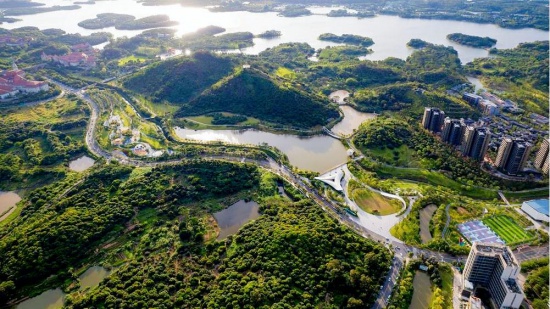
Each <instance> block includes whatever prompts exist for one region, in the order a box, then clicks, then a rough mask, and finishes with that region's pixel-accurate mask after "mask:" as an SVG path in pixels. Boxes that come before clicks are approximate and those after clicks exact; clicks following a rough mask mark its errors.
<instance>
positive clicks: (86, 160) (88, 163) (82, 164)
mask: <svg viewBox="0 0 550 309" xmlns="http://www.w3.org/2000/svg"><path fill="white" fill-rule="evenodd" d="M94 163H95V161H94V159H92V158H90V157H88V156H82V157H80V158H78V159H75V160H72V161H71V162H69V169H70V170H71V171H75V172H83V171H85V170H87V169H89V168H90V167H92V165H94Z"/></svg>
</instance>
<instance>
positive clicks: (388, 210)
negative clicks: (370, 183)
mask: <svg viewBox="0 0 550 309" xmlns="http://www.w3.org/2000/svg"><path fill="white" fill-rule="evenodd" d="M351 198H352V199H353V200H354V201H355V203H357V206H359V207H360V208H361V209H363V210H364V211H366V212H368V213H371V214H376V215H381V216H385V215H390V214H393V213H396V212H398V211H399V210H400V209H401V203H400V202H399V201H398V200H394V199H389V198H386V197H384V196H382V195H380V194H378V193H376V192H372V191H370V190H368V189H364V188H357V189H355V190H353V191H352V192H351Z"/></svg>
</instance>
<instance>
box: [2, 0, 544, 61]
mask: <svg viewBox="0 0 550 309" xmlns="http://www.w3.org/2000/svg"><path fill="white" fill-rule="evenodd" d="M47 2H48V5H68V4H72V1H66V0H50V1H47ZM331 9H333V8H318V7H317V8H315V9H314V12H315V13H325V12H328V11H330V10H331ZM109 12H111V13H124V14H132V15H134V16H136V17H137V18H141V17H145V16H149V15H153V14H166V15H168V16H170V18H171V19H172V20H174V21H178V22H179V25H177V26H174V27H172V28H174V29H176V30H177V33H176V34H177V35H182V34H185V33H189V32H193V31H195V30H197V29H199V28H202V27H205V26H208V25H216V26H221V27H224V28H226V29H227V32H237V31H250V32H253V33H256V34H258V33H261V32H264V31H266V30H279V31H281V32H282V35H281V36H280V37H278V38H274V39H260V38H258V39H254V43H255V46H253V47H250V48H246V49H244V50H243V52H245V53H249V54H258V53H259V52H261V51H263V50H265V49H266V48H269V47H274V46H277V45H279V44H281V43H285V42H306V43H308V44H310V45H311V46H312V47H314V48H316V49H317V48H323V47H325V46H334V45H339V44H334V43H330V42H325V41H319V40H318V39H317V38H318V36H319V35H320V34H321V33H325V32H331V33H335V34H338V35H339V34H344V33H349V34H357V35H362V36H368V37H371V38H372V39H373V40H374V42H375V44H374V45H373V46H372V47H371V48H372V49H373V51H374V52H373V53H372V54H369V55H367V56H366V59H370V60H381V59H385V58H387V57H390V56H391V57H397V58H401V59H405V58H406V57H407V56H408V55H410V54H411V53H412V51H413V50H412V49H410V48H408V47H407V46H406V43H407V42H408V41H409V40H410V39H413V38H419V39H423V40H425V41H428V42H431V43H435V44H444V45H450V46H453V47H454V48H455V49H456V50H457V51H458V53H459V56H460V59H461V60H462V63H466V62H469V61H472V60H473V59H474V58H479V57H486V56H487V55H488V51H487V50H484V49H479V48H472V47H467V46H461V45H459V44H456V43H454V42H451V41H449V40H447V38H446V36H447V34H450V33H454V32H460V33H465V34H470V35H477V36H489V37H492V38H494V39H497V44H496V46H495V47H497V48H512V47H515V46H517V45H518V43H521V42H532V41H537V40H548V32H547V31H542V30H537V29H529V28H525V29H504V28H500V27H498V26H496V25H491V24H477V23H471V22H463V21H449V20H429V19H406V18H400V17H397V16H389V15H380V16H376V17H373V18H364V19H358V18H356V17H338V18H331V17H327V16H324V15H311V16H303V17H294V18H288V17H280V16H277V13H275V12H268V13H250V12H219V13H213V12H210V11H208V10H207V9H205V8H196V7H183V6H180V5H166V6H142V5H141V4H139V3H137V2H136V1H133V0H116V1H97V2H96V3H95V4H92V5H83V6H82V8H81V9H79V10H73V11H57V12H48V13H43V14H35V15H26V16H17V18H20V19H22V20H21V21H19V22H15V23H11V24H8V23H4V24H3V25H2V27H3V28H7V29H12V28H17V27H22V26H36V27H39V28H40V29H46V28H60V29H63V30H65V31H67V32H68V33H77V32H78V33H81V34H90V33H93V32H97V31H99V30H87V29H83V28H81V27H79V26H78V25H77V24H78V22H80V21H82V20H84V19H88V18H95V16H96V15H97V14H99V13H109ZM68 15H70V17H71V18H67V16H68ZM101 31H109V32H112V33H113V35H114V36H115V37H121V36H128V37H131V36H134V35H136V34H138V33H140V32H141V31H133V30H116V29H114V28H113V27H111V28H105V29H103V30H101Z"/></svg>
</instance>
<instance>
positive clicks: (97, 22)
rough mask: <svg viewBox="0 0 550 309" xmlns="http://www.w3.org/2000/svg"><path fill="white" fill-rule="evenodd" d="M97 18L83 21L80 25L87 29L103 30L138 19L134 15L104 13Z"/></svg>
mask: <svg viewBox="0 0 550 309" xmlns="http://www.w3.org/2000/svg"><path fill="white" fill-rule="evenodd" d="M96 16H97V18H92V19H86V20H83V21H81V22H79V23H78V25H79V26H80V27H82V28H85V29H103V28H108V27H115V26H117V25H120V24H124V23H127V22H130V21H133V20H134V19H136V18H135V17H134V16H132V15H128V14H116V13H102V14H97V15H96Z"/></svg>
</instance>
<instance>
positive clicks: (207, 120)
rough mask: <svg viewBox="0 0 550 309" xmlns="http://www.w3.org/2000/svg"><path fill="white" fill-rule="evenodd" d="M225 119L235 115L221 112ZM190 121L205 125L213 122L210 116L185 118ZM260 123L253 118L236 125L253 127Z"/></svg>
mask: <svg viewBox="0 0 550 309" xmlns="http://www.w3.org/2000/svg"><path fill="white" fill-rule="evenodd" d="M221 114H222V115H223V116H225V117H231V116H236V115H237V114H233V113H228V112H222V113H221ZM187 118H188V119H190V120H193V121H196V122H200V123H202V124H205V125H213V124H212V120H214V117H213V116H210V115H200V116H194V117H187ZM258 123H260V120H258V119H256V118H253V117H247V118H246V120H245V121H242V122H239V123H237V124H236V125H238V126H247V125H254V124H258ZM215 126H221V127H231V126H230V125H215Z"/></svg>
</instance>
